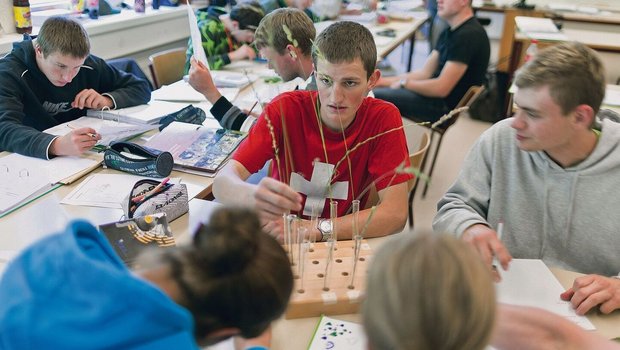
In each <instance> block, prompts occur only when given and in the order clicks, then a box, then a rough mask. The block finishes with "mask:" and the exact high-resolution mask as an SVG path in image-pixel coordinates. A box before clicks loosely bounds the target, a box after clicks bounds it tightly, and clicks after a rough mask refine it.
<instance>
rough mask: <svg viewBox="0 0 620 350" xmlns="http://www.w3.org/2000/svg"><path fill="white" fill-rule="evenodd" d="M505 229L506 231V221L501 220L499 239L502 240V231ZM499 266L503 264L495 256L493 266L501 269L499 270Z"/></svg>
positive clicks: (498, 228)
mask: <svg viewBox="0 0 620 350" xmlns="http://www.w3.org/2000/svg"><path fill="white" fill-rule="evenodd" d="M503 231H504V222H503V221H500V222H499V223H498V224H497V239H499V240H500V241H501V240H502V232H503ZM499 266H501V264H500V262H499V260H497V256H493V268H494V269H495V270H496V271H499V270H498V267H499Z"/></svg>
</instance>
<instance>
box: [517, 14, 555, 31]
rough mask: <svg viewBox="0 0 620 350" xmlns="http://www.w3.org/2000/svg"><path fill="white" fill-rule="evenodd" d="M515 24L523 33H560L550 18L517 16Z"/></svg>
mask: <svg viewBox="0 0 620 350" xmlns="http://www.w3.org/2000/svg"><path fill="white" fill-rule="evenodd" d="M515 23H516V24H517V27H518V28H519V30H520V31H521V32H523V33H558V32H559V31H560V30H559V29H558V27H556V26H555V24H553V21H552V20H551V18H537V17H526V16H517V17H515Z"/></svg>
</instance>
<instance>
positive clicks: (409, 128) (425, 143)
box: [365, 118, 431, 229]
mask: <svg viewBox="0 0 620 350" xmlns="http://www.w3.org/2000/svg"><path fill="white" fill-rule="evenodd" d="M403 125H404V130H405V137H406V138H407V147H408V148H409V163H410V165H411V166H412V167H414V168H417V169H422V168H421V166H422V163H423V161H424V158H425V157H426V153H427V151H428V148H429V146H430V144H431V143H430V140H431V137H430V136H429V134H430V132H429V131H428V130H427V129H426V128H424V127H422V126H420V125H418V124H416V123H414V122H412V121H410V120H408V119H405V118H403ZM417 186H418V178H417V177H414V178H413V179H411V180H409V181H408V182H407V190H408V191H409V193H410V195H409V227H410V228H412V229H413V197H412V195H415V189H416V187H417ZM377 203H379V194H378V193H377V189H376V188H375V187H374V186H373V187H372V188H371V190H370V193H369V194H368V200H367V201H366V206H365V209H367V208H370V207H372V206H373V205H376V204H377Z"/></svg>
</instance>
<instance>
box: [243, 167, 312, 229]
mask: <svg viewBox="0 0 620 350" xmlns="http://www.w3.org/2000/svg"><path fill="white" fill-rule="evenodd" d="M301 200H302V197H301V195H300V194H299V193H297V192H295V191H294V190H293V189H292V188H291V187H290V186H289V185H287V184H285V183H283V182H280V181H278V180H275V179H272V178H270V177H265V178H263V179H262V180H261V181H260V182H259V183H258V186H257V188H256V192H254V201H255V202H256V206H255V207H256V210H257V211H258V213H259V216H260V218H261V220H262V222H263V223H267V222H269V221H275V220H278V219H281V218H282V215H283V214H284V213H289V212H291V211H298V210H301Z"/></svg>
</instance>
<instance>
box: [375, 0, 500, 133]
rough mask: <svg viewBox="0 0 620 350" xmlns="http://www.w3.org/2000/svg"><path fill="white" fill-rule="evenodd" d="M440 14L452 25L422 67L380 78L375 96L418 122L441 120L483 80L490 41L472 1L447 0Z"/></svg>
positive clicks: (442, 35)
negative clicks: (473, 8)
mask: <svg viewBox="0 0 620 350" xmlns="http://www.w3.org/2000/svg"><path fill="white" fill-rule="evenodd" d="M438 5H439V6H438V14H439V16H440V17H441V18H443V19H444V20H445V21H446V22H447V23H448V25H449V26H450V27H449V28H447V29H446V30H444V32H443V33H442V34H441V36H440V38H439V41H438V42H437V47H436V48H435V49H434V50H433V51H432V52H431V54H430V56H429V57H428V59H427V60H426V63H425V64H424V67H422V69H420V70H416V71H413V72H410V73H406V74H403V75H400V76H395V77H390V78H382V79H381V80H380V81H379V83H378V84H377V86H378V87H380V88H376V89H375V90H374V93H375V96H376V97H377V98H381V99H384V100H387V101H390V102H392V103H394V104H395V105H396V107H398V109H399V110H400V112H401V114H402V115H403V116H405V117H408V118H411V119H413V120H416V121H431V122H434V121H436V120H438V119H439V118H440V117H441V116H442V115H443V114H445V113H447V112H448V111H450V110H451V109H453V108H454V107H456V105H457V104H458V103H459V100H460V99H461V97H463V95H464V94H465V92H466V91H467V89H469V87H471V86H473V85H482V84H483V83H484V82H485V74H486V70H487V66H488V64H489V55H490V45H489V38H488V37H487V34H486V32H485V31H484V28H482V26H481V25H480V23H478V20H477V19H476V18H475V17H474V13H473V10H472V8H471V0H444V1H440V2H439V3H438Z"/></svg>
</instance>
